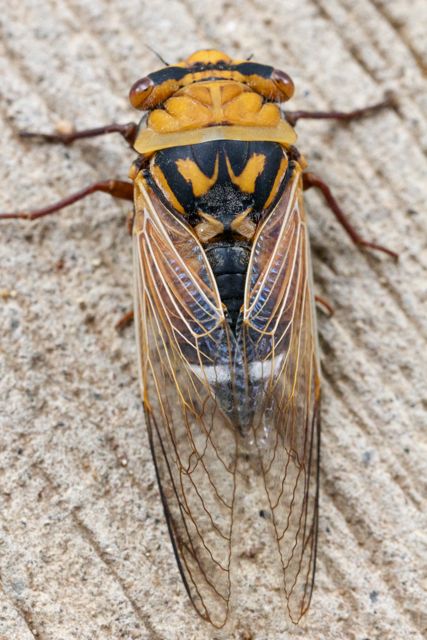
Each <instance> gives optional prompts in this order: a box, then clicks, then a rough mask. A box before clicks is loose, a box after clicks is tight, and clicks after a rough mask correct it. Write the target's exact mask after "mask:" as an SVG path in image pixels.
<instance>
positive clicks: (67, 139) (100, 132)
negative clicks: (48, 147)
mask: <svg viewBox="0 0 427 640" xmlns="http://www.w3.org/2000/svg"><path fill="white" fill-rule="evenodd" d="M137 131H138V125H137V124H136V122H128V123H126V124H117V123H116V122H113V123H112V124H107V125H104V126H102V127H95V128H94V129H81V130H80V131H62V132H61V131H58V132H57V133H38V132H35V131H20V132H19V136H20V137H21V138H32V139H35V140H39V141H40V142H53V143H60V144H71V143H72V142H74V141H75V140H82V139H83V138H95V137H96V136H104V135H106V134H108V133H119V134H120V135H121V136H122V137H123V138H124V139H125V140H126V142H127V143H128V144H129V145H130V146H131V147H133V145H134V142H135V138H136V134H137Z"/></svg>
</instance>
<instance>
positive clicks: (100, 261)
mask: <svg viewBox="0 0 427 640" xmlns="http://www.w3.org/2000/svg"><path fill="white" fill-rule="evenodd" d="M1 4H2V7H1V16H0V25H1V42H0V65H1V83H0V94H1V101H0V117H1V120H2V128H1V132H2V144H1V151H0V152H1V161H0V171H1V176H2V189H1V204H0V208H1V209H2V210H6V211H10V210H13V209H16V208H19V207H27V208H28V207H29V206H40V205H42V204H44V203H48V202H51V201H54V200H55V199H57V198H58V197H61V196H64V195H66V194H68V193H69V192H71V191H73V190H75V189H77V188H80V187H82V186H84V185H86V184H87V183H89V182H91V181H93V180H95V179H96V178H98V177H103V178H110V177H119V176H121V177H125V176H126V175H127V171H128V166H129V164H130V162H131V160H132V157H133V155H132V153H130V152H129V151H128V150H127V148H126V145H125V144H124V143H123V142H122V141H121V140H119V139H117V138H116V137H114V136H112V137H108V138H107V137H106V138H104V139H100V140H97V141H87V142H81V143H80V144H75V145H74V146H72V147H71V148H60V147H54V146H47V145H44V146H43V145H34V144H30V143H29V142H25V141H22V140H20V139H19V138H18V137H17V132H18V130H19V129H23V128H29V129H37V130H45V131H49V130H51V129H52V128H53V127H54V126H55V125H57V124H58V123H59V122H60V121H61V120H68V121H71V122H72V123H74V124H75V125H76V126H77V127H85V126H93V125H97V124H102V123H107V122H110V121H112V120H117V121H127V120H129V119H131V118H133V117H134V114H133V113H132V111H131V109H130V108H129V106H128V103H127V92H128V88H129V87H130V85H131V84H132V82H133V81H134V80H136V79H137V78H138V77H140V76H143V75H145V74H146V73H147V72H149V71H151V70H153V69H156V68H158V67H159V66H160V65H159V62H158V60H157V59H156V57H155V55H154V54H153V53H152V52H151V51H150V50H148V49H147V48H146V47H145V45H146V44H149V45H151V46H152V47H154V48H156V49H158V50H159V52H160V53H161V54H162V56H164V57H165V58H166V59H167V60H170V61H175V60H177V59H179V58H182V57H184V56H186V55H188V54H189V53H191V52H192V51H193V50H195V49H198V48H202V47H205V46H215V47H220V48H223V49H224V50H226V51H227V52H231V53H232V54H236V55H237V56H242V57H244V56H247V55H249V54H251V53H254V57H255V59H256V60H259V61H262V62H266V63H272V64H274V65H275V66H277V67H279V68H283V69H285V70H286V71H288V72H289V73H290V75H291V76H292V77H293V78H294V80H295V82H296V86H297V95H296V99H295V100H294V105H293V106H294V108H303V107H304V108H328V107H331V106H334V107H338V108H343V109H345V108H351V107H354V106H363V105H365V104H367V103H370V102H373V101H377V100H378V99H380V98H381V97H382V95H383V93H384V91H385V90H386V89H393V90H394V91H395V92H396V93H397V95H398V97H399V109H398V110H397V111H390V112H387V113H383V114H381V115H378V116H376V117H373V118H371V119H369V120H366V121H364V122H359V123H355V124H352V125H350V126H339V125H336V124H330V123H326V122H321V123H309V122H303V123H301V126H299V134H300V138H299V144H298V146H299V147H300V149H301V150H303V151H304V152H305V153H306V154H307V157H308V158H309V159H310V162H311V169H312V170H313V171H316V172H318V173H320V174H321V175H322V176H324V177H325V179H326V180H327V181H328V182H329V183H330V184H331V186H333V187H334V190H335V193H336V195H337V196H338V197H339V199H340V201H341V202H342V204H343V205H344V206H345V209H346V211H347V212H348V214H349V216H351V218H352V220H353V221H354V224H355V225H356V226H357V228H358V229H360V230H361V231H363V233H364V235H365V236H366V237H368V238H372V239H377V240H379V241H381V242H382V243H384V244H386V245H387V246H389V247H392V248H395V249H396V250H398V251H399V252H400V262H399V264H398V265H395V264H393V262H392V261H391V260H389V259H388V258H387V257H386V256H381V255H373V254H368V253H365V254H363V253H360V252H358V251H357V250H356V249H355V247H354V246H352V245H351V243H350V242H349V240H348V239H347V237H346V236H345V234H344V233H343V231H342V229H341V228H339V226H338V225H337V223H336V222H335V220H334V219H333V217H332V216H331V215H330V213H329V212H328V211H327V210H326V209H325V207H324V206H323V203H322V202H321V200H320V198H319V197H317V196H316V194H311V193H310V194H308V196H307V201H308V211H309V215H310V221H311V233H312V239H313V248H314V269H315V280H316V287H317V291H318V293H319V294H321V295H322V296H324V297H326V298H327V299H328V300H329V301H330V302H331V304H333V306H334V307H335V310H336V313H335V316H334V317H333V318H332V319H331V320H328V319H326V317H325V316H322V314H319V315H320V318H319V325H320V327H319V329H320V342H321V347H322V351H323V367H324V387H325V402H324V411H323V457H322V473H321V485H322V494H321V520H320V540H319V564H318V573H317V586H316V590H315V594H314V598H313V602H312V607H311V610H310V613H309V615H308V616H307V617H306V618H305V619H304V621H303V622H302V623H301V625H300V626H299V627H298V628H295V627H293V626H292V625H287V623H286V622H285V621H284V620H283V618H282V615H281V612H277V611H271V612H269V615H270V617H271V626H270V627H269V628H267V627H266V626H264V625H261V623H259V624H258V623H257V618H256V615H255V621H254V622H253V623H252V625H251V628H250V629H249V628H248V627H247V626H246V624H245V621H240V622H239V623H238V624H237V625H236V626H235V628H234V629H231V630H230V631H229V632H228V636H227V637H229V638H236V639H240V640H242V639H245V638H246V639H247V640H249V639H253V640H261V639H263V640H265V639H268V640H276V639H277V640H278V639H284V638H293V637H295V638H300V639H302V638H304V639H305V640H329V639H331V640H332V639H340V640H388V639H392V640H401V639H403V638H405V639H407V638H410V639H411V640H420V639H421V638H422V637H425V636H423V633H426V629H427V619H426V615H425V610H426V603H427V599H426V593H425V592H426V588H427V575H426V564H427V563H426V555H427V552H426V543H427V527H426V524H427V522H426V502H425V498H426V485H425V479H426V475H427V474H426V471H427V470H426V460H427V455H426V454H427V446H426V430H425V427H426V410H427V393H426V368H427V364H426V362H427V359H426V340H427V323H426V316H427V306H426V297H427V296H426V293H427V291H426V290H427V270H426V266H427V246H426V238H427V223H426V209H425V203H426V195H427V194H426V189H425V187H426V162H425V150H426V147H427V127H426V106H427V93H426V90H425V89H426V84H425V81H424V77H425V72H426V63H427V50H426V38H425V33H426V14H427V6H426V4H425V2H423V0H414V1H413V2H411V3H409V2H407V1H405V0H359V1H358V2H355V1H354V0H270V2H269V3H265V2H260V0H244V1H242V2H241V3H233V2H221V1H219V0H217V1H216V2H215V3H212V4H211V5H209V6H208V5H207V3H201V2H198V1H196V0H170V1H168V2H166V0H163V1H162V0H150V2H138V1H137V0H127V1H126V2H108V1H107V0H92V2H90V3H89V2H84V1H83V0H67V1H66V2H55V0H51V1H47V0H43V1H42V0H21V1H20V2H19V3H6V1H5V0H4V1H3V2H2V3H1ZM127 209H128V207H127V206H126V205H122V204H117V203H115V202H111V201H110V200H109V199H108V197H107V196H103V195H99V196H93V197H91V198H89V199H87V200H86V201H84V202H82V203H79V204H77V205H74V206H73V207H70V208H69V209H68V210H66V211H64V212H63V213H62V214H61V215H58V216H56V217H53V218H47V219H44V220H42V221H40V222H38V223H34V224H29V223H25V222H23V221H20V222H8V223H3V224H1V228H0V257H1V271H0V290H1V299H0V310H1V312H0V313H1V361H0V367H1V373H0V377H1V381H0V384H1V387H0V403H1V404H0V416H1V433H0V510H1V512H0V580H1V581H0V639H1V640H34V638H36V639H37V640H71V639H72V638H79V639H80V640H107V639H110V638H111V639H113V640H118V639H122V638H123V639H126V640H128V639H137V640H148V639H156V640H174V639H178V638H179V639H181V638H182V639H184V638H185V639H194V640H196V639H197V640H200V639H208V638H218V637H220V636H219V634H217V633H213V632H212V631H210V630H209V629H208V628H207V627H206V626H205V625H204V624H203V623H202V622H201V621H200V620H199V619H198V618H197V616H196V614H195V613H194V611H193V610H192V608H191V606H190V605H189V602H188V600H187V597H186V595H185V593H184V590H183V587H182V585H181V582H180V579H179V576H178V572H177V569H176V566H175V561H174V558H173V556H172V553H171V548H170V544H169V540H168V534H167V530H166V525H165V521H164V518H163V514H162V510H161V507H160V503H159V497H158V494H157V488H156V485H155V478H154V471H153V467H152V464H151V460H150V454H149V451H148V447H147V437H146V433H145V430H144V424H143V416H142V411H141V407H140V402H139V397H138V384H137V380H136V357H135V350H134V343H133V331H132V328H129V329H128V330H126V332H125V333H124V335H123V336H118V335H117V333H116V331H115V329H114V323H115V322H116V320H117V319H118V318H119V317H120V316H121V314H122V313H123V312H124V311H126V310H127V309H128V308H129V307H130V305H131V290H132V284H131V245H130V242H129V238H128V236H127V234H126V230H125V223H124V220H125V214H126V212H127ZM266 606H268V605H266Z"/></svg>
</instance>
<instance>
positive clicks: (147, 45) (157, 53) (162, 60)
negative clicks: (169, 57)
mask: <svg viewBox="0 0 427 640" xmlns="http://www.w3.org/2000/svg"><path fill="white" fill-rule="evenodd" d="M145 47H146V48H147V49H150V51H151V52H152V53H154V55H155V56H156V57H157V58H158V59H159V60H160V62H163V64H165V65H166V66H167V67H169V66H170V65H169V62H166V60H165V59H164V58H162V56H161V55H160V53H159V52H158V51H156V50H155V49H153V47H150V45H149V44H146V45H145Z"/></svg>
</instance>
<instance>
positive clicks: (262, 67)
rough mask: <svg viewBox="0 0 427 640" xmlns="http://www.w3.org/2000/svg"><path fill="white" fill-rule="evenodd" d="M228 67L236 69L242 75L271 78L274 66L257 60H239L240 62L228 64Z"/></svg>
mask: <svg viewBox="0 0 427 640" xmlns="http://www.w3.org/2000/svg"><path fill="white" fill-rule="evenodd" d="M230 69H232V70H233V71H238V72H239V73H241V74H242V75H244V76H261V78H266V79H267V80H270V79H271V74H272V73H273V71H274V67H270V66H269V65H266V64H259V63H258V62H241V63H240V64H235V65H230Z"/></svg>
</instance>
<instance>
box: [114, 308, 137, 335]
mask: <svg viewBox="0 0 427 640" xmlns="http://www.w3.org/2000/svg"><path fill="white" fill-rule="evenodd" d="M133 317H134V311H133V309H131V311H128V312H127V313H124V314H123V315H122V317H121V318H120V320H117V322H116V324H115V325H114V328H115V329H117V331H119V332H120V331H123V329H126V327H128V326H129V325H130V324H132V322H133Z"/></svg>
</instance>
